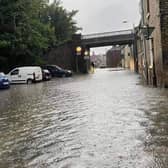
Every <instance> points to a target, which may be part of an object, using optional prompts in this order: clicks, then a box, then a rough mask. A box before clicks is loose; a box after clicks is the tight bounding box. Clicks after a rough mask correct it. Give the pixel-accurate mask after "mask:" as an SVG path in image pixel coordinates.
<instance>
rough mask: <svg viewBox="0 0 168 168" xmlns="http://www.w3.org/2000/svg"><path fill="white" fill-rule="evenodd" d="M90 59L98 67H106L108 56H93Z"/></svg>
mask: <svg viewBox="0 0 168 168" xmlns="http://www.w3.org/2000/svg"><path fill="white" fill-rule="evenodd" d="M90 59H91V62H94V64H95V66H96V67H106V55H102V54H100V55H92V56H91V57H90Z"/></svg>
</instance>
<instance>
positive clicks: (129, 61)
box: [122, 45, 135, 71]
mask: <svg viewBox="0 0 168 168" xmlns="http://www.w3.org/2000/svg"><path fill="white" fill-rule="evenodd" d="M122 54H123V58H122V59H123V63H122V64H123V65H122V67H124V68H126V69H130V70H131V71H135V58H134V53H133V46H132V45H125V46H123V48H122Z"/></svg>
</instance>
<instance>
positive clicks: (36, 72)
mask: <svg viewBox="0 0 168 168" xmlns="http://www.w3.org/2000/svg"><path fill="white" fill-rule="evenodd" d="M7 77H8V79H9V81H10V82H11V83H27V84H31V83H33V82H39V81H42V69H41V68H40V67H39V66H26V67H18V68H14V69H13V70H11V71H10V72H9V73H8V74H7Z"/></svg>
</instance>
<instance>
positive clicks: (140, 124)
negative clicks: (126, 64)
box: [0, 70, 168, 168]
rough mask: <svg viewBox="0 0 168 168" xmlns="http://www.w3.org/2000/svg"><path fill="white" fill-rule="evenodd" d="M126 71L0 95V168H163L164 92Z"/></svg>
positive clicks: (167, 141) (167, 152)
mask: <svg viewBox="0 0 168 168" xmlns="http://www.w3.org/2000/svg"><path fill="white" fill-rule="evenodd" d="M137 83H139V79H138V77H137V76H136V75H135V74H132V73H130V72H127V71H117V72H115V71H109V70H98V71H97V72H96V73H95V74H94V75H87V76H75V77H73V78H63V79H54V80H52V81H49V82H45V83H39V84H35V85H28V86H27V85H16V86H15V85H13V86H12V87H11V89H10V90H5V91H2V92H0V135H1V136H0V165H1V167H3V168H10V167H12V168H13V167H17V168H18V167H21V168H24V167H25V168H27V167H28V168H34V167H39V168H41V167H46V168H48V167H49V168H50V167H51V168H55V167H57V168H94V167H95V168H111V167H119V168H120V167H121V168H123V167H129V168H135V167H136V168H160V167H161V168H166V167H167V165H168V164H167V163H168V157H167V156H168V149H167V147H168V136H167V133H168V129H167V128H168V123H167V119H168V114H167V112H168V101H167V100H168V91H166V90H159V89H153V88H147V87H144V86H142V85H139V84H138V85H137Z"/></svg>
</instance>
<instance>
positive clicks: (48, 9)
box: [0, 0, 78, 69]
mask: <svg viewBox="0 0 168 168" xmlns="http://www.w3.org/2000/svg"><path fill="white" fill-rule="evenodd" d="M76 13H77V11H71V12H68V11H67V10H66V9H64V8H63V7H62V6H61V3H60V1H57V0H55V1H54V2H53V3H52V4H49V1H48V0H0V68H1V67H2V66H3V65H4V62H5V65H6V66H8V67H9V68H11V67H13V66H19V65H32V64H39V63H40V62H41V61H42V57H43V54H44V52H45V51H46V50H47V49H48V48H49V47H54V46H57V45H59V44H62V43H64V42H66V41H68V40H70V39H71V36H72V34H74V33H75V32H76V31H77V30H78V28H77V27H76V22H74V21H73V17H74V15H75V14H76ZM3 69H4V68H3Z"/></svg>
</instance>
